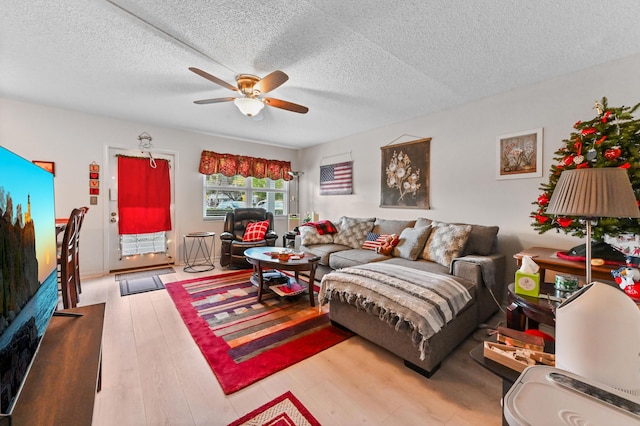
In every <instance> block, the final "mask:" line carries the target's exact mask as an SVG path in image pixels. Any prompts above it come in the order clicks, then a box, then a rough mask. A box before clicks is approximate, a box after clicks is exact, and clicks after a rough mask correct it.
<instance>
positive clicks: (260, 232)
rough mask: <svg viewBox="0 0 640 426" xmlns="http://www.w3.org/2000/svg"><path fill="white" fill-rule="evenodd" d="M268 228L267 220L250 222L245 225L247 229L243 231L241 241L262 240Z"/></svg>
mask: <svg viewBox="0 0 640 426" xmlns="http://www.w3.org/2000/svg"><path fill="white" fill-rule="evenodd" d="M268 230H269V221H268V220H263V221H262V222H251V223H250V224H248V225H247V229H245V231H244V236H243V237H242V241H246V242H252V241H262V240H264V236H265V235H266V234H267V231H268Z"/></svg>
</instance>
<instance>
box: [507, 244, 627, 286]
mask: <svg viewBox="0 0 640 426" xmlns="http://www.w3.org/2000/svg"><path fill="white" fill-rule="evenodd" d="M559 251H563V250H561V249H556V248H550V247H531V248H528V249H525V250H522V251H521V252H520V253H516V254H514V255H513V257H514V258H515V259H516V261H517V262H518V266H520V265H521V264H522V258H523V257H524V256H525V255H527V256H531V258H532V260H533V261H534V262H535V263H536V264H537V265H538V266H539V267H540V278H541V281H544V278H545V276H544V274H545V271H546V270H547V269H550V270H552V271H556V272H561V273H564V274H571V275H578V276H581V277H584V276H585V275H586V269H585V266H586V265H585V262H579V261H575V260H567V259H561V258H559V257H558V256H557V254H556V253H558V252H559ZM612 269H617V267H611V266H607V265H603V266H592V267H591V275H592V277H593V278H594V279H596V278H597V279H601V280H606V281H613V276H612V275H611V270H612Z"/></svg>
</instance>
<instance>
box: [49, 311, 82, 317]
mask: <svg viewBox="0 0 640 426" xmlns="http://www.w3.org/2000/svg"><path fill="white" fill-rule="evenodd" d="M83 315H84V314H82V313H80V312H67V311H55V312H54V313H53V316H54V317H76V318H77V317H81V316H83Z"/></svg>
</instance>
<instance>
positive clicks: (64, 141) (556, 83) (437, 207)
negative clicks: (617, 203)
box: [0, 56, 640, 278]
mask: <svg viewBox="0 0 640 426" xmlns="http://www.w3.org/2000/svg"><path fill="white" fill-rule="evenodd" d="M638 69H640V56H634V57H630V58H626V59H624V60H620V61H616V62H612V63H608V64H605V65H602V66H598V67H595V68H592V69H589V70H586V71H582V72H578V73H574V74H572V75H569V76H565V77H562V78H558V79H555V80H551V81H546V82H542V83H539V84H536V85H533V86H530V87H527V88H523V89H518V90H513V91H511V92H507V93H503V94H500V95H497V96H493V97H490V98H486V99H482V100H480V101H477V102H474V103H470V104H466V105H462V106H460V107H457V108H454V109H451V110H447V111H443V112H440V113H437V114H433V115H429V116H424V117H417V118H414V119H411V120H407V121H405V122H403V123H399V124H396V125H393V126H388V127H385V128H380V129H376V130H372V131H369V132H366V133H362V134H358V135H353V136H349V137H346V138H343V139H340V140H335V141H331V142H327V143H325V144H322V145H318V146H314V147H312V148H308V149H305V150H302V151H300V152H298V151H296V150H290V149H285V148H278V147H273V146H265V145H258V144H254V143H250V142H244V141H238V140H233V139H228V138H221V137H215V136H207V135H202V134H196V133H190V132H185V131H180V130H172V129H166V128H162V127H158V126H149V125H144V124H140V123H133V122H128V121H122V120H115V119H111V118H106V117H98V116H92V115H88V114H83V113H78V112H72V111H67V110H62V109H57V108H51V107H46V106H42V105H35V104H30V103H25V102H20V101H15V100H9V99H3V98H0V144H2V145H3V146H5V147H7V148H9V149H11V150H12V151H14V152H16V153H18V154H20V155H22V156H23V157H26V158H28V159H39V160H48V161H55V162H56V179H55V185H56V210H57V216H63V217H64V216H68V214H69V212H70V211H71V209H72V208H74V207H77V206H82V205H88V204H89V194H88V174H87V171H88V165H89V163H91V162H92V161H95V162H97V163H98V164H102V162H103V152H104V148H105V146H128V147H137V144H138V140H137V136H138V135H139V134H140V133H142V132H148V133H149V134H151V136H152V137H153V142H152V143H153V145H154V148H156V149H159V150H169V151H175V152H179V159H180V164H179V169H178V176H177V178H176V184H177V186H176V204H177V211H176V214H177V217H178V223H177V224H176V229H177V231H178V232H179V234H178V235H182V234H184V233H186V232H191V231H196V230H203V231H213V232H216V233H219V232H220V231H221V230H222V222H221V221H212V222H209V221H207V222H205V221H203V220H202V216H201V208H202V205H201V193H202V192H201V191H202V183H201V182H202V181H201V175H200V174H199V173H198V171H197V168H198V163H199V158H200V153H201V152H202V150H203V149H206V150H212V151H217V152H231V153H235V154H247V155H253V156H260V157H266V158H274V159H280V160H289V161H291V162H292V166H293V169H294V170H301V171H304V172H305V174H304V175H303V176H302V177H301V178H300V184H301V189H300V203H301V209H300V211H301V212H305V211H312V210H313V211H318V212H319V213H320V217H321V218H329V219H335V218H338V217H340V216H342V215H350V216H378V217H383V218H389V219H391V218H402V219H409V218H415V217H418V216H423V217H429V218H432V219H437V220H443V221H460V222H469V223H479V224H487V225H493V224H496V225H499V226H500V233H499V250H500V251H501V252H502V253H504V254H505V255H506V256H507V257H508V259H507V260H508V262H507V264H508V265H509V266H510V268H508V270H507V278H508V277H509V276H512V274H513V271H514V270H515V263H514V262H512V261H511V256H512V255H513V254H514V253H516V252H518V251H519V250H521V249H523V248H525V247H528V246H533V245H542V246H550V247H557V248H560V249H567V248H570V247H573V246H575V245H577V244H581V243H583V241H582V240H581V239H578V238H575V237H568V236H565V235H564V234H558V233H555V232H548V233H546V234H542V235H538V234H537V233H536V232H535V230H534V229H533V228H532V227H531V226H530V218H529V213H530V212H531V211H533V210H534V206H533V205H532V204H531V203H532V202H534V201H535V200H536V198H537V197H538V195H539V193H540V191H539V186H540V184H541V183H542V182H546V181H547V180H548V170H549V167H550V165H551V163H552V161H553V160H552V158H553V153H554V152H555V151H556V150H557V149H558V148H559V147H560V146H561V144H562V140H563V139H565V138H567V137H568V136H569V135H570V133H571V130H572V126H573V124H574V123H575V122H576V121H577V120H584V119H590V118H592V117H594V116H595V111H594V110H593V109H592V107H593V104H594V101H595V100H599V99H601V98H602V97H603V96H606V97H607V98H608V99H609V104H610V105H611V106H621V105H627V106H630V105H634V104H635V103H637V102H640V88H639V86H638V83H637V79H638V77H637V70H638ZM478 84H482V82H479V83H478ZM425 102H428V99H425ZM538 127H542V128H544V149H543V157H544V163H543V172H544V173H543V177H542V178H530V179H514V180H496V178H495V168H496V161H495V157H496V137H497V136H499V135H504V134H509V133H514V132H519V131H522V130H529V129H534V128H538ZM403 135H411V136H403ZM414 136H415V137H414ZM422 137H431V138H432V142H431V174H430V180H431V194H430V200H431V207H432V208H431V209H430V210H416V209H390V208H380V207H379V197H380V170H381V166H380V147H382V146H385V145H387V144H389V143H390V142H392V141H394V140H396V139H398V138H400V139H399V140H398V141H399V142H406V141H408V140H412V139H417V138H422ZM336 155H337V156H336ZM330 156H336V157H331V158H328V157H330ZM349 157H350V158H352V159H353V161H354V167H353V173H354V194H353V195H342V196H322V197H320V196H319V195H318V193H319V191H318V185H319V166H320V163H321V160H322V159H323V158H325V161H324V162H323V164H328V163H330V162H337V161H343V160H345V159H348V158H349ZM104 179H106V176H104V175H101V181H102V182H104ZM294 190H295V187H294ZM105 192H106V191H104V190H101V194H100V201H99V204H98V206H92V209H91V210H90V214H89V215H88V216H87V219H86V221H85V224H84V225H83V228H82V229H83V254H84V253H87V252H91V253H93V255H92V256H88V255H84V256H83V265H82V266H83V275H88V274H98V273H103V272H105V270H106V266H105V265H104V264H103V260H104V252H103V251H104V250H103V245H104V243H103V238H104V237H103V235H104V232H103V228H104V225H105V224H106V218H105V212H104V210H103V209H104V200H105V198H104V197H106V193H105ZM286 228H287V224H286V221H285V220H280V221H278V222H277V223H276V230H277V232H278V234H279V235H282V234H283V233H284V232H285V231H286ZM180 248H181V247H179V249H180ZM179 252H180V250H179Z"/></svg>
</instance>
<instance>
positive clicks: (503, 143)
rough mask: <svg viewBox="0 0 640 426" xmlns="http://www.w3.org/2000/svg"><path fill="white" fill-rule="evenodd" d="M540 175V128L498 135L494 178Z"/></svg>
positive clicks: (520, 177) (518, 177)
mask: <svg viewBox="0 0 640 426" xmlns="http://www.w3.org/2000/svg"><path fill="white" fill-rule="evenodd" d="M534 177H542V128H539V129H532V130H526V131H524V132H518V133H511V134H509V135H502V136H498V138H497V141H496V179H522V178H534Z"/></svg>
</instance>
